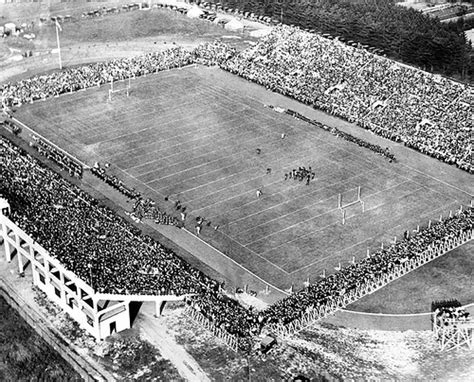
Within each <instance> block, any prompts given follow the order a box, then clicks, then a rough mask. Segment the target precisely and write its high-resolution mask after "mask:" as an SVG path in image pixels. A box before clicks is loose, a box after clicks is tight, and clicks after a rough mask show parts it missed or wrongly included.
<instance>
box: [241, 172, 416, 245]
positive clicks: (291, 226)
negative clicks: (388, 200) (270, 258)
mask: <svg viewBox="0 0 474 382" xmlns="http://www.w3.org/2000/svg"><path fill="white" fill-rule="evenodd" d="M405 183H408V181H403V182H401V183H399V184H396V185H394V186H392V187H389V188H387V189H384V190H381V191H377V192H374V193H372V194H369V195H367V197H369V196H370V197H373V196H375V195H378V194H380V193H383V192H386V191H388V190H391V189H394V188H396V187H398V186H401V185H402V184H405ZM418 190H419V189H416V190H415V191H418ZM413 193H414V192H413V191H412V192H411V193H410V194H408V195H411V194H413ZM334 196H335V197H336V196H337V194H335V195H334ZM381 205H384V204H381ZM378 207H380V206H377V207H374V208H369V209H366V210H365V211H366V212H367V211H371V210H373V209H375V208H378ZM335 211H339V208H337V207H336V208H334V209H332V210H329V211H327V212H325V213H323V214H320V215H317V216H314V217H312V218H309V219H306V220H303V221H301V222H298V223H295V224H292V225H290V226H287V227H285V228H284V229H281V230H279V231H276V232H272V233H271V234H268V235H265V236H262V237H260V238H259V239H257V240H254V241H252V242H250V243H247V244H246V246H247V245H252V244H255V243H256V242H259V241H262V240H264V239H266V238H268V237H270V236H273V235H276V234H279V233H282V232H284V231H287V230H289V229H291V228H294V227H296V226H298V225H300V224H302V223H306V222H308V221H311V220H314V219H316V218H318V217H320V216H322V215H326V214H330V213H333V212H335ZM349 218H350V217H348V218H346V220H348V219H349ZM331 225H332V224H331ZM319 231H320V230H319V229H318V230H317V231H316V232H319ZM312 234H313V233H312V232H309V233H307V234H304V235H301V236H298V237H296V238H295V239H292V240H290V241H287V242H286V243H285V244H287V243H291V242H293V241H295V240H298V239H300V238H303V237H306V236H308V235H312ZM281 245H282V244H280V245H278V246H276V247H273V248H270V249H269V250H271V249H275V248H278V247H280V246H281ZM266 252H268V250H266V251H265V252H263V253H266Z"/></svg>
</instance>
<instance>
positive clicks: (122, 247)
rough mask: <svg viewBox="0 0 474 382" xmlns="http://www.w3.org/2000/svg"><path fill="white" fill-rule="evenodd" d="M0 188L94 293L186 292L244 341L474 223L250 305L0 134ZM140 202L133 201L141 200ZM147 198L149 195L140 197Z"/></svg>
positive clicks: (466, 216) (451, 223)
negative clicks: (262, 305)
mask: <svg viewBox="0 0 474 382" xmlns="http://www.w3.org/2000/svg"><path fill="white" fill-rule="evenodd" d="M0 171H1V172H0V179H1V182H0V193H1V194H2V195H4V196H5V197H6V198H7V199H8V200H9V202H10V204H11V215H10V218H11V220H13V221H14V222H15V223H16V224H17V225H18V226H19V227H20V228H21V229H23V230H24V231H25V232H27V233H28V234H29V235H30V236H31V237H33V238H34V240H35V241H37V242H38V243H39V244H41V245H42V246H43V247H44V248H45V249H47V250H48V251H49V253H50V254H51V255H52V256H53V257H55V258H57V259H58V260H59V261H61V263H62V264H63V265H64V266H65V267H66V269H68V270H70V271H72V272H74V273H75V274H76V275H78V276H79V277H80V278H81V279H83V280H84V281H86V282H87V283H88V284H89V285H91V286H92V287H93V288H94V290H96V291H97V292H101V293H115V294H138V295H143V294H148V295H167V294H172V295H190V296H188V297H187V303H188V305H189V306H190V307H192V308H193V309H195V310H196V311H197V312H199V313H200V314H202V315H203V316H204V317H206V318H207V319H208V320H210V321H211V322H213V323H214V324H215V325H216V327H219V328H220V329H223V330H225V331H226V332H227V333H229V334H231V335H233V336H235V337H236V338H239V339H240V346H241V348H246V347H248V346H249V343H251V338H252V337H253V336H254V335H256V334H258V333H260V331H261V329H262V328H263V327H264V326H265V325H269V324H283V325H285V324H288V323H290V322H292V321H294V320H297V319H299V318H301V316H302V315H303V314H304V313H305V312H306V311H307V310H308V309H311V308H318V307H321V306H324V305H325V304H328V303H329V302H331V301H334V299H337V298H338V297H340V296H342V295H344V294H345V293H348V292H349V291H350V290H352V289H354V288H357V287H358V286H360V285H363V284H364V283H367V282H370V281H371V280H373V279H374V278H376V277H377V276H379V275H381V274H386V273H390V272H392V271H393V269H394V268H395V267H396V266H397V265H399V264H403V263H404V262H406V261H409V260H411V259H414V258H416V257H417V256H419V255H420V253H422V252H423V251H424V250H425V249H426V248H427V247H428V246H430V245H438V244H441V243H443V242H444V241H445V240H446V238H456V237H458V236H459V235H461V234H463V233H465V232H469V233H471V232H472V230H473V227H474V213H473V209H472V208H468V209H465V210H464V211H460V212H458V213H457V214H454V215H452V216H450V217H448V218H446V219H444V220H441V221H438V222H436V223H434V224H430V225H429V226H428V227H425V228H422V229H420V230H419V231H417V232H414V233H413V234H411V235H405V238H404V239H403V240H401V241H400V242H398V243H396V244H393V245H391V246H389V247H387V248H385V249H381V250H380V251H378V252H376V253H374V254H372V255H371V256H369V257H367V258H365V259H364V260H362V261H360V262H358V263H351V265H349V266H347V267H343V268H342V269H341V270H340V271H339V272H337V273H334V274H331V275H328V276H327V277H325V278H322V279H320V280H319V281H318V282H316V283H314V284H309V285H308V286H307V287H306V288H305V289H303V290H302V291H300V292H297V293H294V294H292V295H290V296H289V297H287V298H285V299H283V300H281V301H279V302H277V303H275V304H274V305H272V306H271V307H269V308H267V309H266V310H264V311H261V312H257V311H255V310H253V309H248V308H245V307H243V306H241V305H240V304H239V303H238V302H237V301H236V300H234V299H231V298H229V297H227V296H226V295H225V294H223V293H221V287H222V285H221V284H220V283H219V282H217V281H215V280H212V279H211V278H209V277H207V276H206V275H204V274H203V273H202V272H200V271H199V270H197V269H195V268H194V267H192V266H190V265H189V264H188V263H186V262H185V261H184V260H182V259H181V258H180V257H178V256H177V255H176V254H174V253H173V252H172V251H171V250H169V249H167V248H165V247H163V246H162V245H161V244H159V243H157V242H156V241H154V240H153V239H151V238H150V237H148V236H143V235H141V233H140V231H139V230H137V229H136V228H134V227H133V226H132V225H130V224H129V223H128V222H126V221H125V220H123V219H122V218H120V217H118V216H117V215H115V214H114V213H113V212H112V211H111V210H110V209H108V208H107V207H104V206H101V205H99V204H98V202H97V201H96V200H95V199H93V198H92V197H91V196H89V195H88V194H86V193H85V192H83V191H81V190H80V189H79V188H78V187H76V186H74V185H72V184H70V183H69V182H67V181H66V180H64V179H63V178H61V177H60V176H59V175H57V174H55V173H54V172H53V171H51V170H49V169H47V168H46V167H43V166H42V165H41V164H40V163H39V162H37V161H36V160H35V159H34V158H32V157H31V156H29V155H28V154H26V153H25V152H23V151H22V150H21V149H19V148H18V147H16V146H14V145H13V144H12V143H10V142H9V141H8V140H6V139H4V138H2V139H1V140H0ZM144 203H145V202H139V203H138V204H144ZM147 203H148V204H150V202H147Z"/></svg>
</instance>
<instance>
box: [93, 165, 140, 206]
mask: <svg viewBox="0 0 474 382" xmlns="http://www.w3.org/2000/svg"><path fill="white" fill-rule="evenodd" d="M90 170H91V172H92V174H94V175H95V176H97V177H98V178H99V179H101V180H103V181H104V182H105V183H107V184H108V185H109V186H111V187H113V188H115V189H116V190H117V191H118V192H120V193H121V194H123V195H125V196H126V197H127V198H129V199H137V198H140V197H141V195H140V193H139V192H138V191H137V190H135V189H134V188H132V187H129V186H127V185H126V184H125V183H124V182H123V181H122V180H120V179H119V178H117V177H116V176H115V175H111V174H107V170H106V169H105V168H104V167H101V166H100V164H99V163H95V164H94V166H93V167H91V169H90Z"/></svg>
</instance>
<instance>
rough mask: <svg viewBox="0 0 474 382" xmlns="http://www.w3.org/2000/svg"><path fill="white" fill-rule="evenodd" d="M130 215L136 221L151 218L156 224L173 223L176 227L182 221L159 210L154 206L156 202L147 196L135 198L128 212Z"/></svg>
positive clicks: (179, 225)
mask: <svg viewBox="0 0 474 382" xmlns="http://www.w3.org/2000/svg"><path fill="white" fill-rule="evenodd" d="M130 217H131V218H132V219H134V220H136V221H141V220H142V219H151V220H153V221H154V222H155V223H156V224H164V225H174V226H177V227H181V226H182V223H181V222H180V221H179V220H178V219H177V218H176V217H175V216H172V215H169V214H167V213H166V212H163V211H160V210H159V209H158V207H157V206H156V203H155V202H154V201H153V200H151V199H149V198H145V199H143V198H141V197H139V198H137V199H136V200H135V204H134V205H133V211H132V212H131V213H130Z"/></svg>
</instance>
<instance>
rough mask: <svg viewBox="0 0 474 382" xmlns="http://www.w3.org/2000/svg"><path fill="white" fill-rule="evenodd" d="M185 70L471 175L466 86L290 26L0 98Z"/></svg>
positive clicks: (114, 63) (21, 88)
mask: <svg viewBox="0 0 474 382" xmlns="http://www.w3.org/2000/svg"><path fill="white" fill-rule="evenodd" d="M192 63H202V64H206V65H219V66H220V67H221V68H223V69H225V70H228V71H230V72H232V73H235V74H238V75H240V76H242V77H244V78H246V79H249V80H251V81H255V82H257V83H259V84H261V85H263V86H265V87H266V88H268V89H271V90H273V91H277V92H280V93H282V94H284V95H288V96H291V97H293V98H295V99H297V100H299V101H301V102H304V103H306V104H309V105H312V106H313V107H315V108H318V109H321V110H323V111H325V112H328V113H330V114H333V115H335V116H338V117H341V118H344V119H347V120H348V121H351V122H356V123H357V124H359V125H360V126H362V127H364V128H366V129H369V130H371V131H373V132H374V133H376V134H378V135H381V136H383V137H386V138H389V139H392V140H395V141H397V142H403V143H404V144H405V145H406V146H408V147H412V148H414V149H417V150H419V151H421V152H422V153H425V154H428V155H431V156H433V157H435V158H438V159H440V160H443V161H445V162H447V163H450V164H455V165H457V166H458V167H460V168H462V169H464V170H466V171H469V172H474V165H473V163H472V161H471V151H472V143H471V140H470V136H471V132H472V112H471V105H472V104H473V103H474V95H473V94H474V92H473V89H472V87H470V86H469V85H465V84H461V83H457V82H454V81H451V80H449V79H445V78H442V77H440V76H436V75H432V74H430V73H427V72H423V71H420V70H418V69H415V68H411V67H407V66H404V65H402V64H398V63H396V62H394V61H392V60H389V59H386V58H384V57H380V56H377V55H374V54H372V53H370V52H368V51H365V50H363V49H358V48H355V47H352V46H348V45H345V44H343V43H342V42H339V41H337V40H328V39H325V38H323V37H321V36H319V35H317V34H314V33H309V32H305V31H302V30H300V29H297V28H293V27H287V26H279V27H276V28H274V29H273V31H272V32H271V33H270V34H269V35H268V36H266V37H264V38H262V39H261V40H260V41H259V43H258V44H256V45H255V46H253V47H251V48H249V49H246V50H244V51H242V52H240V53H237V52H236V50H235V49H234V48H231V47H229V46H227V45H225V44H223V43H222V42H212V43H206V44H202V45H200V46H198V47H197V48H196V49H195V50H193V51H186V50H184V49H182V48H179V47H175V48H172V49H169V50H165V51H162V52H154V53H147V54H144V55H141V56H137V57H134V58H123V59H115V60H111V61H108V62H101V63H96V64H90V65H85V66H80V67H75V68H67V69H65V70H63V71H61V72H54V73H51V74H48V75H38V76H35V77H32V78H29V79H24V80H20V81H18V82H16V83H6V84H4V85H1V86H0V93H1V95H2V98H3V106H4V107H6V108H11V107H12V106H19V105H21V104H24V103H28V102H34V101H36V100H40V99H45V98H48V97H51V96H58V95H60V94H63V93H67V92H73V91H77V90H80V89H85V88H88V87H92V86H97V85H101V84H104V83H107V82H109V81H111V80H124V79H127V78H130V77H136V76H141V75H145V74H148V73H153V72H157V71H160V70H165V69H171V68H175V67H181V66H184V65H188V64H192ZM332 132H333V133H334V134H336V135H338V136H341V137H342V138H344V139H347V140H350V141H353V142H355V143H357V144H359V145H361V146H364V147H368V148H369V149H371V150H374V151H377V152H378V153H380V154H382V155H384V156H389V157H390V154H388V153H386V152H385V150H384V149H380V148H378V147H375V146H374V147H372V146H371V145H368V144H366V142H363V141H361V140H359V139H358V138H355V137H353V136H351V135H349V134H346V133H343V132H341V131H339V130H334V129H333V130H332ZM391 159H393V158H391Z"/></svg>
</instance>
